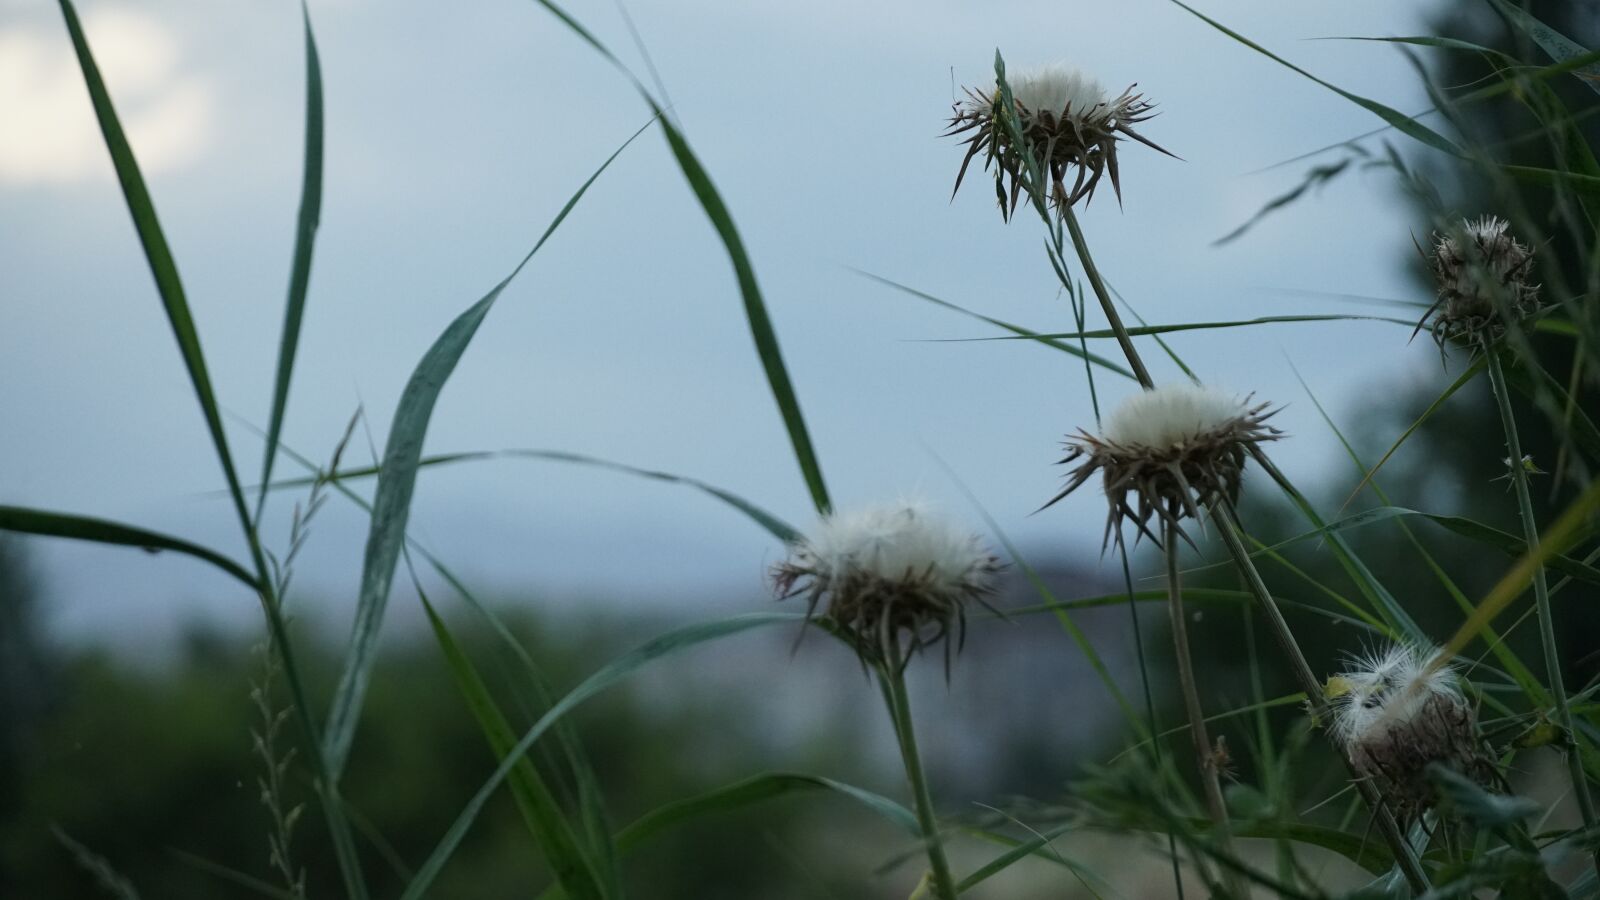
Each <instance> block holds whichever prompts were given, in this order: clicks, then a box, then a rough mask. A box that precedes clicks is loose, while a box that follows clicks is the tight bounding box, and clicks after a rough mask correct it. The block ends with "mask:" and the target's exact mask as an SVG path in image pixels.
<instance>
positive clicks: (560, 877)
mask: <svg viewBox="0 0 1600 900" xmlns="http://www.w3.org/2000/svg"><path fill="white" fill-rule="evenodd" d="M417 592H418V596H419V597H421V598H422V608H423V610H424V611H425V612H426V613H427V615H428V623H429V624H430V625H431V626H432V627H433V634H434V637H435V638H436V639H437V640H438V642H439V649H440V651H441V652H442V653H443V654H444V657H445V662H446V663H447V664H448V665H449V666H450V671H451V673H452V674H453V675H454V676H455V679H456V687H457V688H458V689H459V690H460V691H461V696H462V699H463V700H465V701H466V704H467V707H468V708H469V709H470V710H472V715H473V717H474V718H476V719H477V720H478V727H479V729H480V730H482V731H483V736H484V738H485V739H487V740H488V742H489V747H490V749H492V750H493V751H494V754H495V757H496V758H497V759H499V760H504V759H505V758H506V755H507V754H508V753H509V751H510V750H511V748H512V746H513V745H515V744H516V740H517V735H516V732H514V731H512V730H511V724H510V723H509V722H508V721H507V720H506V717H505V714H504V713H502V712H501V711H500V707H499V706H497V705H496V704H495V702H494V698H493V697H491V696H490V695H489V688H488V686H487V685H485V684H484V683H483V678H482V677H481V676H479V675H478V671H477V669H475V668H474V667H473V665H472V661H471V660H469V659H468V658H467V655H466V654H465V653H464V652H462V650H461V647H460V646H459V645H458V644H457V643H456V641H455V637H454V636H453V635H452V634H451V633H450V629H449V628H448V627H447V626H446V625H445V623H444V620H443V619H441V618H440V617H439V614H438V612H437V611H435V610H434V608H433V604H431V603H429V602H428V598H427V595H426V594H424V593H423V592H422V586H421V584H420V583H418V584H417ZM507 780H508V782H509V784H510V788H511V795H512V797H513V798H514V799H515V800H516V804H517V808H518V809H519V810H520V811H521V812H522V816H523V819H524V821H525V822H526V823H527V825H528V830H529V831H530V832H532V833H533V838H534V840H535V841H536V842H537V843H538V844H539V849H540V851H541V852H542V853H543V854H544V858H545V861H546V863H547V864H548V865H549V866H550V868H551V870H552V871H553V872H554V874H555V878H556V882H557V883H558V884H560V885H561V887H562V889H563V890H564V891H565V892H566V895H567V896H568V897H572V898H575V900H599V898H603V897H605V896H606V894H605V891H603V890H602V889H601V887H600V882H599V878H598V877H597V875H596V874H595V869H594V866H593V864H592V863H591V862H590V860H589V859H588V857H587V855H586V854H585V853H584V852H583V850H582V848H581V847H580V846H579V845H578V840H577V838H576V837H575V836H574V834H573V832H572V829H571V827H570V826H569V825H568V824H567V820H566V816H565V815H564V814H563V813H562V811H561V807H560V805H559V804H558V803H557V802H556V799H555V796H554V795H553V794H552V793H551V792H550V789H549V787H547V786H546V785H545V783H544V779H543V778H541V777H540V775H539V770H538V768H536V767H535V766H534V764H533V760H532V759H529V758H528V757H527V756H521V757H519V758H518V759H517V760H516V762H515V765H514V766H513V767H512V769H511V773H510V774H509V775H508V776H507Z"/></svg>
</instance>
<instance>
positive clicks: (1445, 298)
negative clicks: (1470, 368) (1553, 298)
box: [1417, 216, 1539, 351]
mask: <svg viewBox="0 0 1600 900" xmlns="http://www.w3.org/2000/svg"><path fill="white" fill-rule="evenodd" d="M1428 262H1429V264H1430V266H1431V267H1432V269H1433V277H1434V281H1435V283H1436V285H1437V288H1438V299H1437V300H1435V301H1434V304H1433V306H1432V307H1430V308H1429V309H1428V311H1427V312H1426V313H1424V314H1423V317H1422V320H1421V321H1419V322H1418V323H1417V330H1419V331H1420V330H1421V329H1422V328H1423V326H1427V328H1428V332H1429V333H1430V334H1432V335H1433V339H1434V341H1435V342H1436V343H1438V345H1439V347H1440V348H1441V349H1443V347H1444V345H1445V344H1446V343H1447V342H1448V341H1450V340H1453V339H1460V340H1463V341H1465V342H1467V343H1469V344H1472V345H1473V348H1474V351H1476V349H1478V345H1479V344H1481V340H1482V339H1484V338H1488V339H1493V338H1496V337H1499V336H1500V335H1501V334H1502V333H1504V331H1505V322H1506V321H1508V320H1514V319H1520V318H1522V317H1524V316H1527V315H1530V314H1532V313H1533V312H1536V311H1537V310H1538V308H1539V286H1538V285H1536V284H1532V283H1530V282H1529V277H1530V276H1531V274H1532V268H1533V251H1532V250H1531V249H1529V248H1528V247H1527V246H1526V245H1524V244H1523V243H1521V242H1520V241H1518V240H1517V239H1516V238H1515V237H1513V236H1512V235H1511V233H1510V231H1509V225H1508V224H1507V223H1506V221H1505V220H1504V219H1499V218H1494V217H1492V216H1485V217H1483V218H1481V219H1479V220H1477V221H1472V220H1470V219H1463V220H1461V222H1460V223H1459V224H1458V225H1457V226H1456V227H1455V228H1454V229H1453V230H1452V231H1451V232H1450V233H1449V234H1441V235H1435V238H1434V244H1433V255H1432V256H1431V257H1430V258H1429V260H1428Z"/></svg>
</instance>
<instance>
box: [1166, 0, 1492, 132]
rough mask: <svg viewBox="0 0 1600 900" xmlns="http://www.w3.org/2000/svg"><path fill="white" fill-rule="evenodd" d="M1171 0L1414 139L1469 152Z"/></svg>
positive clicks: (1427, 128)
mask: <svg viewBox="0 0 1600 900" xmlns="http://www.w3.org/2000/svg"><path fill="white" fill-rule="evenodd" d="M1171 2H1173V3H1175V4H1177V5H1178V6H1181V7H1183V8H1184V9H1185V10H1187V11H1188V12H1189V13H1190V14H1192V15H1193V16H1195V17H1196V18H1198V19H1200V20H1201V21H1203V22H1205V23H1206V24H1207V25H1210V26H1211V27H1212V28H1215V29H1216V30H1218V31H1220V32H1222V33H1223V34H1225V35H1227V36H1228V37H1231V38H1233V39H1234V40H1236V41H1238V42H1239V43H1241V44H1243V45H1245V46H1246V47H1249V48H1250V49H1251V50H1254V51H1256V52H1257V53H1260V54H1261V55H1262V56H1265V57H1266V58H1268V59H1270V60H1272V61H1273V62H1275V63H1278V64H1279V65H1281V66H1284V67H1285V68H1287V69H1289V70H1291V71H1293V72H1296V73H1298V74H1300V75H1303V76H1305V77H1306V78H1309V79H1310V80H1312V81H1313V82H1316V83H1317V84H1319V85H1322V86H1323V87H1325V88H1327V89H1328V90H1330V91H1333V92H1334V93H1335V94H1338V95H1339V96H1341V97H1343V98H1345V99H1346V100H1349V101H1350V102H1351V103H1354V104H1356V105H1357V106H1360V107H1361V108H1362V109H1365V110H1367V111H1368V112H1370V113H1372V114H1373V115H1376V116H1377V117H1378V118H1380V119H1382V120H1384V121H1385V122H1387V123H1389V125H1391V126H1393V127H1394V128H1396V129H1398V130H1399V131H1400V132H1402V133H1403V134H1405V135H1407V136H1408V137H1411V138H1414V139H1416V140H1418V141H1420V142H1422V143H1424V144H1427V145H1428V146H1430V147H1432V148H1434V149H1435V150H1440V151H1443V152H1445V153H1448V154H1450V155H1451V156H1456V157H1465V156H1466V154H1465V153H1464V152H1463V151H1462V149H1461V148H1460V147H1458V146H1456V144H1455V142H1454V141H1452V140H1450V139H1449V138H1447V137H1445V136H1444V135H1442V134H1440V133H1439V132H1437V131H1434V130H1433V129H1432V128H1429V127H1428V126H1426V125H1424V124H1422V123H1421V122H1418V121H1417V120H1416V118H1415V117H1413V116H1408V115H1406V114H1405V113H1402V112H1400V111H1399V110H1397V109H1394V108H1392V107H1388V106H1385V105H1383V104H1382V103H1379V102H1378V101H1376V100H1371V99H1368V98H1366V97H1363V96H1361V95H1360V94H1352V93H1351V92H1349V91H1347V90H1345V89H1344V88H1341V87H1339V86H1338V85H1335V84H1333V83H1331V82H1328V81H1324V80H1322V79H1321V78H1318V77H1317V76H1315V75H1313V74H1311V73H1310V72H1307V71H1306V70H1305V69H1302V68H1300V67H1299V66H1297V65H1295V64H1294V63H1292V62H1289V61H1288V60H1286V59H1284V58H1283V57H1281V56H1279V55H1277V54H1276V53H1273V52H1272V51H1271V50H1268V49H1267V48H1265V47H1263V46H1261V45H1260V44H1257V43H1256V42H1255V41H1252V40H1250V39H1249V38H1247V37H1245V36H1244V35H1242V34H1240V33H1239V32H1237V31H1234V30H1233V29H1231V28H1229V27H1228V26H1226V25H1224V24H1222V23H1221V22H1218V21H1217V20H1216V19H1213V18H1211V17H1210V16H1208V15H1206V14H1205V13H1202V12H1200V11H1199V10H1197V9H1195V8H1194V7H1192V6H1190V5H1189V4H1187V3H1184V2H1183V0H1171Z"/></svg>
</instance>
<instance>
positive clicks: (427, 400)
mask: <svg viewBox="0 0 1600 900" xmlns="http://www.w3.org/2000/svg"><path fill="white" fill-rule="evenodd" d="M648 127H650V123H648V122H647V123H645V125H644V127H642V128H640V129H639V130H638V131H636V132H634V133H633V135H632V136H631V137H629V138H628V139H627V140H626V141H624V142H623V144H622V146H621V147H618V148H617V150H616V152H614V153H612V154H611V156H609V157H607V158H606V161H605V162H604V163H601V164H600V168H598V169H596V170H595V172H594V174H593V175H590V176H589V179H588V180H587V181H585V182H584V183H583V185H582V186H581V187H579V188H578V190H577V192H576V193H574V194H573V195H572V197H571V199H569V200H568V201H567V203H566V205H565V206H563V207H562V208H561V211H560V212H559V213H557V214H556V217H555V219H553V220H552V221H551V222H550V225H549V226H548V227H546V228H545V230H544V233H543V234H541V235H540V236H539V240H538V241H537V242H535V243H534V245H533V249H531V250H529V251H528V253H527V255H526V256H524V257H523V258H522V261H521V262H519V263H517V266H516V268H514V269H512V270H511V273H510V274H509V275H507V276H506V277H505V278H503V279H501V281H500V283H499V284H497V285H495V286H494V287H493V288H492V289H491V290H490V291H489V293H487V294H485V295H484V296H483V297H482V299H480V300H478V302H476V303H474V304H472V306H470V307H468V308H467V310H466V311H465V312H463V313H462V314H461V315H459V316H457V317H456V319H455V321H453V322H451V323H450V325H449V327H447V328H446V329H445V330H444V333H443V334H441V335H439V338H438V340H436V341H434V344H433V346H432V347H429V348H428V352H427V353H425V354H423V357H422V360H421V361H420V362H418V363H417V367H416V369H415V370H414V371H413V372H412V373H411V380H410V381H408V382H407V383H406V387H405V391H404V392H403V393H402V394H401V395H400V404H399V406H398V408H396V410H395V414H394V421H393V422H391V423H390V426H389V442H388V446H387V447H386V448H385V449H384V455H383V460H384V462H383V474H382V475H380V476H379V478H378V488H377V493H376V495H375V497H374V499H373V509H372V527H371V529H370V530H369V531H368V533H367V549H366V554H365V558H364V561H363V563H362V571H361V593H360V597H359V599H358V601H357V606H356V619H355V625H354V627H353V628H352V630H351V635H350V646H349V649H348V651H347V652H346V654H345V667H344V671H343V673H342V674H341V675H340V678H339V686H338V689H337V690H336V691H335V693H334V698H333V707H332V709H331V710H329V713H328V728H327V732H326V734H325V735H324V737H323V749H324V752H325V753H326V755H327V759H328V769H329V774H330V777H331V778H333V779H334V780H335V781H337V780H338V778H339V775H340V773H341V772H342V771H343V770H344V763H345V760H346V758H347V757H348V756H349V753H350V744H351V742H352V741H353V740H354V738H355V730H356V722H357V721H358V720H359V719H360V717H361V705H362V702H363V700H364V699H365V697H366V692H367V683H368V681H369V679H370V678H371V676H372V664H373V661H374V659H375V651H376V647H377V640H378V632H379V631H380V630H381V629H382V627H383V614H384V609H385V607H386V606H387V605H388V602H389V589H390V587H391V585H392V584H393V582H394V573H395V567H396V566H397V565H398V563H399V559H400V548H401V544H402V542H403V541H404V540H405V533H406V521H407V519H408V518H409V517H410V514H411V496H412V494H413V493H414V491H415V489H416V483H417V464H418V462H420V461H421V458H422V440H423V437H424V436H425V435H426V434H427V430H428V420H429V419H430V418H431V417H432V415H433V407H434V404H435V402H437V401H438V399H439V392H440V391H441V390H442V389H443V388H444V385H445V382H446V381H448V380H449V378H450V374H451V373H452V372H453V371H455V367H456V363H458V362H460V360H461V355H462V354H463V353H464V352H466V349H467V345H468V344H470V343H471V342H472V337H473V335H474V334H476V333H477V331H478V326H479V325H481V324H483V320H484V317H485V316H487V315H488V314H489V310H490V309H491V308H492V307H493V306H494V302H495V301H496V300H497V299H499V297H500V294H501V292H503V291H504V290H505V289H506V287H507V286H508V285H510V284H511V281H512V279H514V278H516V277H517V274H518V273H520V272H521V271H522V269H523V267H525V266H527V264H528V262H529V261H530V260H532V259H533V256H534V254H536V253H538V252H539V249H540V248H541V247H543V246H544V245H545V242H546V241H548V240H549V239H550V236H551V235H552V234H554V233H555V230H556V229H557V228H558V227H560V225H561V223H562V222H563V221H565V220H566V218H567V214H568V213H570V212H572V209H573V207H575V206H577V205H578V201H579V200H581V199H583V195H584V194H585V193H586V192H587V191H588V190H589V187H590V185H593V184H594V183H595V180H596V179H598V178H599V177H600V175H601V173H603V172H605V170H606V169H607V168H608V167H610V165H611V163H612V161H613V160H615V159H616V158H617V157H618V156H619V155H621V153H622V151H623V150H625V149H627V147H628V145H629V144H632V143H633V141H634V139H635V138H637V137H638V136H639V135H641V134H643V133H644V129H645V128H648Z"/></svg>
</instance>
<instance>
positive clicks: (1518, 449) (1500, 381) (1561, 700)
mask: <svg viewBox="0 0 1600 900" xmlns="http://www.w3.org/2000/svg"><path fill="white" fill-rule="evenodd" d="M1483 355H1484V357H1485V358H1486V360H1487V362H1488V364H1489V365H1488V370H1489V385H1490V387H1491V388H1493V391H1494V399H1495V403H1496V404H1497V405H1498V406H1499V408H1500V423H1501V425H1502V426H1503V427H1504V428H1505V433H1506V449H1507V450H1508V451H1510V453H1511V455H1510V457H1508V458H1507V460H1506V464H1507V468H1508V469H1509V472H1508V474H1509V475H1510V478H1511V484H1512V486H1513V487H1514V488H1515V489H1516V493H1517V510H1518V512H1519V513H1521V519H1522V536H1523V540H1524V541H1526V542H1527V545H1528V552H1529V553H1534V552H1535V550H1536V548H1537V547H1538V546H1539V526H1538V523H1537V522H1536V521H1535V520H1534V517H1533V499H1532V497H1530V496H1529V493H1528V471H1527V469H1526V468H1524V467H1523V465H1522V440H1521V438H1519V437H1518V436H1517V417H1516V414H1515V413H1514V412H1513V411H1512V409H1511V393H1510V391H1508V390H1507V389H1506V374H1505V370H1504V368H1503V367H1502V365H1501V362H1500V353H1499V351H1498V348H1495V347H1493V346H1490V345H1489V342H1488V341H1485V342H1484V345H1483ZM1533 602H1534V608H1535V609H1536V610H1537V611H1538V618H1539V644H1540V646H1541V647H1542V648H1543V650H1544V665H1545V677H1546V678H1548V679H1549V681H1550V696H1551V699H1552V700H1554V701H1555V707H1556V722H1557V723H1558V724H1559V725H1560V726H1561V729H1562V731H1564V732H1566V735H1567V740H1568V741H1569V742H1572V743H1571V744H1570V745H1569V746H1567V747H1566V748H1565V749H1566V753H1565V756H1566V757H1567V768H1568V771H1569V772H1570V773H1571V775H1572V794H1573V796H1574V797H1576V798H1577V801H1578V812H1579V814H1580V815H1581V816H1582V817H1583V827H1584V829H1585V830H1586V831H1590V832H1592V831H1594V827H1595V810H1594V798H1593V797H1591V796H1590V794H1589V780H1588V778H1587V777H1586V776H1585V775H1584V771H1583V759H1582V757H1581V756H1580V755H1579V753H1578V748H1577V746H1576V742H1577V741H1578V740H1579V738H1578V732H1577V731H1576V730H1575V729H1574V728H1573V724H1572V707H1571V706H1570V705H1569V704H1568V703H1567V689H1566V686H1565V685H1564V683H1563V679H1562V676H1561V654H1560V652H1559V651H1558V650H1557V648H1556V630H1555V623H1554V622H1553V621H1552V618H1551V615H1550V586H1549V584H1548V582H1547V581H1546V580H1545V574H1544V566H1537V567H1535V568H1534V570H1533ZM1594 865H1595V870H1596V871H1597V872H1600V850H1597V851H1596V852H1595V856H1594Z"/></svg>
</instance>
